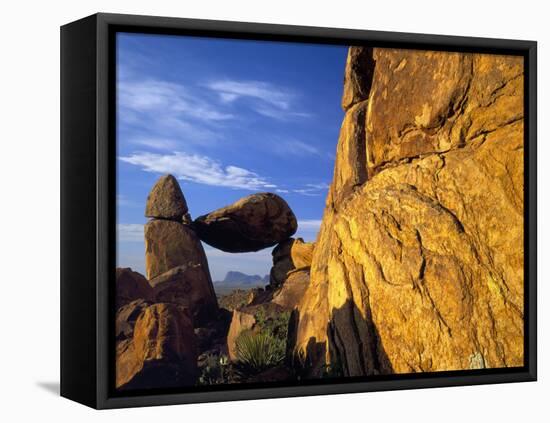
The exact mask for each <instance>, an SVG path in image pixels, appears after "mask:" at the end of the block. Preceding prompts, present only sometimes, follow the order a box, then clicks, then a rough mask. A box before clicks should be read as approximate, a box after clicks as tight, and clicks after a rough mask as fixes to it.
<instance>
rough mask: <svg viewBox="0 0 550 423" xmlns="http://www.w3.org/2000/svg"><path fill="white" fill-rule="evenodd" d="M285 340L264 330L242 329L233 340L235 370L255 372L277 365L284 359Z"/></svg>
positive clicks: (246, 372)
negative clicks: (235, 360) (256, 331)
mask: <svg viewBox="0 0 550 423" xmlns="http://www.w3.org/2000/svg"><path fill="white" fill-rule="evenodd" d="M285 348H286V340H284V341H281V340H280V339H278V338H276V337H274V336H273V335H271V334H270V333H268V332H266V331H260V332H258V333H255V332H253V331H244V332H243V333H241V334H240V335H239V337H238V338H237V340H236V341H235V355H236V358H237V363H236V366H237V370H238V371H239V372H240V373H242V374H255V373H259V372H261V371H263V370H266V369H268V368H270V367H274V366H277V365H279V364H281V363H282V362H283V360H284V359H285Z"/></svg>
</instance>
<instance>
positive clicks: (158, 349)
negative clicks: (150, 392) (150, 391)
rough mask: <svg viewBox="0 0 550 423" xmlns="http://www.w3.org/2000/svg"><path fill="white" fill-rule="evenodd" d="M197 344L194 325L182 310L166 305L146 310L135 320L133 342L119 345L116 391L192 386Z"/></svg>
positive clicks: (195, 368)
mask: <svg viewBox="0 0 550 423" xmlns="http://www.w3.org/2000/svg"><path fill="white" fill-rule="evenodd" d="M195 343H196V341H195V334H194V332H193V324H192V322H191V319H190V318H189V316H188V315H187V314H186V313H185V312H184V310H183V309H182V308H181V307H178V306H176V305H174V304H163V303H159V304H154V305H151V306H149V307H147V308H146V309H145V310H144V311H143V312H142V313H141V314H140V316H139V317H138V319H137V321H136V324H135V328H134V336H133V339H132V340H125V341H122V342H120V343H119V344H118V345H117V371H116V386H117V388H121V389H137V388H141V389H146V388H159V387H177V386H189V385H193V384H194V383H195V381H196V377H197V352H196V345H195Z"/></svg>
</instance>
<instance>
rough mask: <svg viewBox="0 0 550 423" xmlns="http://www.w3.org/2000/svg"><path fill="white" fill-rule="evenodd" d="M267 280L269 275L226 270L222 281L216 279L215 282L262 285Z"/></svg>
mask: <svg viewBox="0 0 550 423" xmlns="http://www.w3.org/2000/svg"><path fill="white" fill-rule="evenodd" d="M268 282H269V275H265V276H263V277H262V276H260V275H247V274H246V273H242V272H237V271H230V272H227V274H226V275H225V278H224V280H223V281H217V282H216V283H217V284H225V285H250V286H256V285H263V284H266V283H268Z"/></svg>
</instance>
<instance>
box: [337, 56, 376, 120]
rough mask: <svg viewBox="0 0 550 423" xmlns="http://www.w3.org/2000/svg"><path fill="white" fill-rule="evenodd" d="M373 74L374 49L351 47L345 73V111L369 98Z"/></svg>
mask: <svg viewBox="0 0 550 423" xmlns="http://www.w3.org/2000/svg"><path fill="white" fill-rule="evenodd" d="M373 72H374V60H373V57H372V48H364V47H350V48H349V50H348V58H347V60H346V70H345V73H344V94H343V95H342V108H343V109H344V110H347V109H349V108H350V107H351V106H353V105H354V104H356V103H358V102H359V101H362V100H364V99H365V98H366V97H368V94H369V90H370V87H371V81H372V74H373Z"/></svg>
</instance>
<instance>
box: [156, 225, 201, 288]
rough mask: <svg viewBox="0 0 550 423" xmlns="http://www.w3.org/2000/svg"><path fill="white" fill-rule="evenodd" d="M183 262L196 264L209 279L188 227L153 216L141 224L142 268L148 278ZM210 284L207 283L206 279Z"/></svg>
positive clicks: (199, 244) (199, 249)
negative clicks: (143, 232)
mask: <svg viewBox="0 0 550 423" xmlns="http://www.w3.org/2000/svg"><path fill="white" fill-rule="evenodd" d="M182 264H185V265H187V266H196V265H200V266H201V268H202V269H203V271H204V272H205V278H207V279H208V280H210V272H209V271H208V263H207V260H206V256H205V254H204V249H203V248H202V245H201V243H200V241H199V239H198V238H197V236H196V235H195V232H194V231H193V230H192V229H191V228H190V227H189V226H188V225H184V224H182V223H179V222H174V221H171V220H157V219H153V220H151V221H149V222H148V223H147V224H146V225H145V270H146V273H147V278H148V279H149V280H151V279H153V278H155V277H157V276H159V275H160V274H162V273H164V272H167V271H168V270H170V269H172V268H174V267H178V266H181V265H182ZM210 283H211V282H210Z"/></svg>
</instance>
